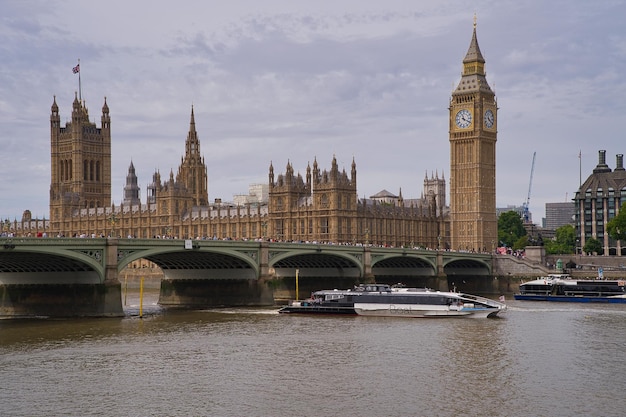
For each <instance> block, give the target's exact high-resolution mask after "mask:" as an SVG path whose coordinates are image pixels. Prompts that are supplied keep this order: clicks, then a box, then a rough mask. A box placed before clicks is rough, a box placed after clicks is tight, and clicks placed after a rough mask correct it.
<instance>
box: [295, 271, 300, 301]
mask: <svg viewBox="0 0 626 417" xmlns="http://www.w3.org/2000/svg"><path fill="white" fill-rule="evenodd" d="M299 273H300V270H299V269H296V301H298V300H299V299H300V298H299V297H298V292H299V291H298V274H299Z"/></svg>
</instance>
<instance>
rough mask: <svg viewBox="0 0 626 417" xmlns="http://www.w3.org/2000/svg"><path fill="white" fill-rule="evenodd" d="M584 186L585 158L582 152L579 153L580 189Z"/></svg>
mask: <svg viewBox="0 0 626 417" xmlns="http://www.w3.org/2000/svg"><path fill="white" fill-rule="evenodd" d="M582 186H583V158H582V152H581V151H580V150H579V151H578V188H579V189H580V187H582Z"/></svg>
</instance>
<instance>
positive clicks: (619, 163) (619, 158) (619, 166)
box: [615, 153, 624, 171]
mask: <svg viewBox="0 0 626 417" xmlns="http://www.w3.org/2000/svg"><path fill="white" fill-rule="evenodd" d="M615 159H616V162H615V171H624V155H623V154H621V153H618V154H617V155H616V156H615Z"/></svg>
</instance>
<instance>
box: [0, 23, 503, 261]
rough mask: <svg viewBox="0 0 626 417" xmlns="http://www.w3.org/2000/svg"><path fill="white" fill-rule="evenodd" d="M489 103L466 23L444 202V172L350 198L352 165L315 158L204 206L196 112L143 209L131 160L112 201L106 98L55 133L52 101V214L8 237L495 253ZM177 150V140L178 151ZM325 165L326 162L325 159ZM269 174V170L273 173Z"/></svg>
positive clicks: (492, 105)
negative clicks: (239, 195) (412, 188)
mask: <svg viewBox="0 0 626 417" xmlns="http://www.w3.org/2000/svg"><path fill="white" fill-rule="evenodd" d="M497 110H498V108H497V103H496V99H495V93H494V92H493V91H492V90H491V88H490V87H489V84H488V83H487V80H486V74H485V60H484V58H483V56H482V54H481V51H480V48H479V47H478V41H477V37H476V24H475V23H474V28H473V33H472V38H471V41H470V46H469V48H468V51H467V53H466V55H465V58H464V59H463V71H462V75H461V80H460V81H459V83H458V86H457V87H456V89H455V90H454V91H453V92H452V94H451V98H450V104H449V109H448V111H449V143H450V196H451V198H450V204H449V206H448V205H447V204H446V181H445V179H444V176H443V173H441V176H440V175H439V173H437V174H431V175H430V176H429V175H428V174H427V175H426V177H425V178H424V181H423V184H424V185H423V192H422V196H421V198H418V199H404V198H403V196H402V191H401V190H400V192H399V195H393V194H392V193H389V192H387V191H385V190H383V191H382V192H380V193H378V194H376V195H374V196H371V197H370V198H361V199H360V198H359V197H358V194H357V164H356V161H354V160H352V164H351V166H350V168H349V172H346V170H345V169H344V168H341V169H340V167H339V166H338V165H337V160H336V158H335V157H334V156H333V157H332V159H331V160H330V166H329V167H328V168H322V167H320V164H319V163H318V161H317V159H314V160H313V164H312V166H311V165H309V166H307V167H306V168H305V175H304V177H303V176H302V175H300V174H299V173H298V174H297V173H296V171H295V170H294V167H293V166H292V165H291V163H287V164H286V166H285V167H284V171H283V172H280V173H279V172H277V173H275V167H274V166H273V164H272V163H270V164H269V168H268V181H267V185H261V186H259V188H258V190H259V192H258V193H251V194H254V195H250V196H248V198H246V199H243V200H242V201H241V200H240V201H239V202H237V203H225V202H222V201H220V200H219V199H215V200H214V201H212V202H211V201H209V196H208V170H207V166H206V165H205V163H204V158H203V157H202V154H201V152H200V140H199V136H198V132H197V130H196V122H195V116H194V110H193V107H192V108H191V116H190V122H189V131H188V133H187V138H186V140H185V143H184V156H183V158H182V160H181V163H180V165H179V166H178V170H177V171H176V173H175V174H174V172H173V171H171V172H170V173H169V176H167V177H166V178H161V174H160V173H159V172H158V171H157V172H155V173H154V174H153V176H152V181H151V182H149V185H148V186H147V196H146V200H145V201H144V202H142V201H141V199H140V188H139V186H138V178H137V176H136V174H135V167H134V164H133V162H132V161H131V163H130V166H129V168H128V174H127V177H126V185H125V187H124V190H123V191H124V199H123V202H122V203H121V204H119V205H115V204H112V201H111V140H112V138H111V118H110V114H109V107H108V104H107V102H106V98H105V100H104V104H103V106H102V115H101V119H100V120H101V124H100V127H97V126H96V124H95V123H94V122H90V118H89V112H88V109H87V107H86V105H85V104H84V102H81V101H80V100H79V99H78V97H75V99H74V102H73V104H72V115H71V121H68V122H67V123H66V124H65V126H64V127H63V126H61V122H60V113H59V107H58V105H57V102H56V98H54V100H53V103H52V107H51V115H50V141H51V183H50V218H49V219H48V220H44V221H43V223H42V222H41V220H33V219H31V218H30V213H29V211H28V210H27V211H26V212H25V214H24V216H23V218H22V221H21V222H18V221H14V222H13V223H9V222H6V223H5V225H4V228H5V229H10V230H12V232H13V233H15V235H17V236H20V235H28V234H34V233H35V232H37V233H39V234H41V233H42V232H43V233H45V234H46V235H47V236H50V237H52V236H68V237H69V236H81V235H85V236H98V237H102V236H120V237H124V238H126V237H136V238H154V237H159V238H163V237H165V238H181V239H182V238H185V239H203V238H206V239H264V240H277V241H295V242H318V243H333V244H372V245H389V246H395V247H400V246H404V247H424V248H432V249H434V248H441V249H452V250H471V251H485V250H487V251H488V250H492V248H493V245H494V241H496V242H497V220H496V210H495V207H496V204H495V148H496V146H495V145H496V136H497V129H496V127H497ZM181 145H182V144H181ZM329 159H330V158H329ZM277 171H278V169H277Z"/></svg>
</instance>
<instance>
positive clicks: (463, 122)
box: [455, 109, 472, 129]
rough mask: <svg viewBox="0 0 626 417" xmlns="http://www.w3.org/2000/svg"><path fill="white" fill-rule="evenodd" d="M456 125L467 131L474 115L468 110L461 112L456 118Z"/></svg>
mask: <svg viewBox="0 0 626 417" xmlns="http://www.w3.org/2000/svg"><path fill="white" fill-rule="evenodd" d="M455 122H456V125H457V126H458V127H460V128H461V129H465V128H466V127H469V125H471V124H472V113H470V112H469V110H467V109H463V110H459V112H458V113H457V114H456V118H455Z"/></svg>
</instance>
